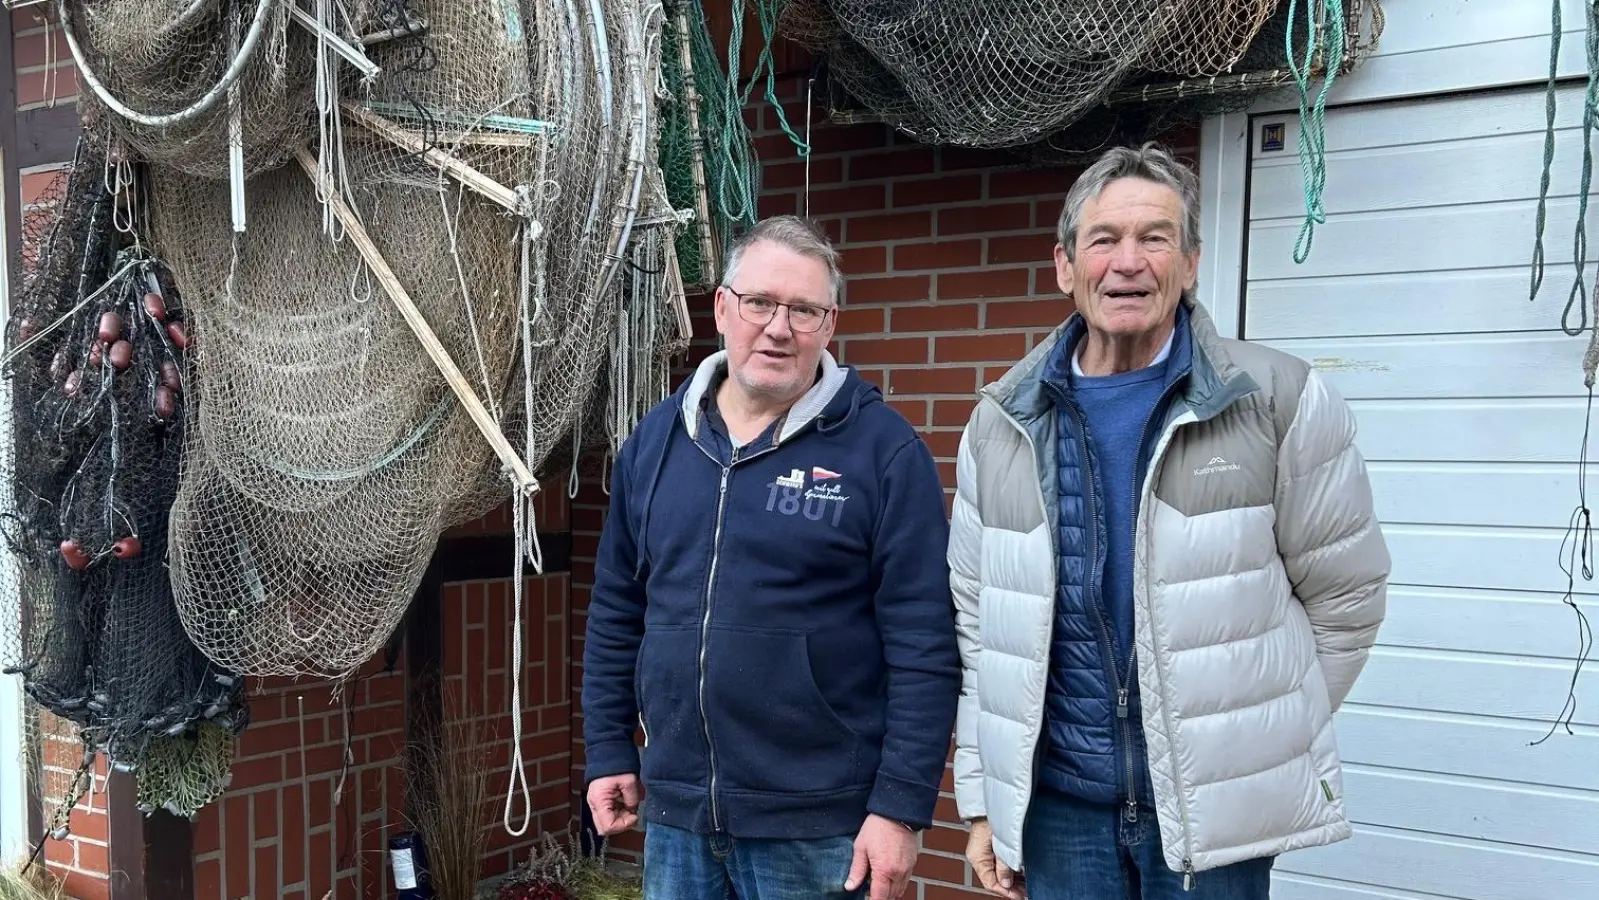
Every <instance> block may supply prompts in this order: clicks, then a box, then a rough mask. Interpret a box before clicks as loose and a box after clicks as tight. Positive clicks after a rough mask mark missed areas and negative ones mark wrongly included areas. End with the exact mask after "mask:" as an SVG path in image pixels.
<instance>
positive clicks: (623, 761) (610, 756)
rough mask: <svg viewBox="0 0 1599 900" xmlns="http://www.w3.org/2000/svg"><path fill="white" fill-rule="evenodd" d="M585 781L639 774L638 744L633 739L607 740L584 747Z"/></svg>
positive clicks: (585, 782)
mask: <svg viewBox="0 0 1599 900" xmlns="http://www.w3.org/2000/svg"><path fill="white" fill-rule="evenodd" d="M584 754H585V762H584V765H583V782H584V784H587V783H589V782H591V781H593V780H594V779H596V778H606V777H609V776H611V775H636V774H638V770H639V765H638V745H637V744H635V743H633V742H632V741H606V742H605V743H603V744H590V745H588V746H587V747H585V748H584Z"/></svg>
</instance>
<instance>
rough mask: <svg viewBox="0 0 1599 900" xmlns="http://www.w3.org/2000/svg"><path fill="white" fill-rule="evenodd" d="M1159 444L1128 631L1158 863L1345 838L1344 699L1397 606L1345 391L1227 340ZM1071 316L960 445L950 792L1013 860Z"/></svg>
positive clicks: (1037, 696) (1189, 862)
mask: <svg viewBox="0 0 1599 900" xmlns="http://www.w3.org/2000/svg"><path fill="white" fill-rule="evenodd" d="M1185 304H1186V305H1187V306H1188V310H1189V317H1188V318H1189V331H1190V333H1191V335H1192V343H1191V345H1190V347H1191V353H1190V354H1188V356H1189V359H1190V360H1191V371H1190V372H1189V375H1188V379H1187V381H1186V383H1185V384H1184V386H1183V388H1182V391H1181V394H1180V396H1178V397H1177V398H1176V399H1175V400H1174V402H1173V403H1172V404H1171V408H1170V410H1169V412H1168V413H1167V414H1166V417H1165V420H1164V427H1163V428H1162V430H1161V432H1160V436H1159V438H1158V441H1157V442H1156V444H1155V449H1154V453H1153V455H1152V458H1151V461H1150V464H1149V470H1148V475H1147V477H1146V479H1145V483H1144V488H1143V494H1142V498H1141V501H1140V503H1139V516H1138V521H1137V526H1136V531H1135V545H1134V554H1135V555H1134V586H1133V602H1134V611H1135V614H1134V619H1135V626H1134V634H1135V641H1136V643H1137V652H1138V675H1139V691H1140V693H1141V695H1142V698H1143V728H1144V736H1145V739H1146V742H1147V745H1148V750H1149V754H1148V755H1149V769H1150V775H1151V782H1152V784H1153V787H1154V794H1155V802H1156V808H1157V812H1158V813H1159V819H1160V834H1161V841H1162V844H1163V846H1164V848H1165V856H1166V862H1167V864H1168V865H1169V866H1171V868H1172V869H1173V870H1175V871H1181V872H1187V873H1190V874H1191V873H1195V872H1202V871H1204V870H1206V869H1211V868H1215V867H1218V866H1223V865H1228V864H1230V863H1235V862H1239V861H1241V860H1245V859H1250V858H1254V857H1260V856H1269V855H1277V854H1281V853H1283V852H1286V851H1289V850H1295V849H1299V848H1304V847H1312V846H1317V845H1321V844H1328V843H1332V842H1334V841H1338V840H1342V839H1344V838H1346V837H1348V836H1349V835H1350V825H1349V820H1348V818H1347V817H1346V815H1345V811H1344V805H1343V793H1342V784H1343V782H1342V775H1341V768H1340V762H1339V756H1338V748H1337V742H1336V740H1335V738H1334V734H1333V726H1332V713H1333V711H1334V710H1336V709H1337V708H1338V706H1339V705H1340V704H1341V703H1342V702H1343V699H1344V697H1345V696H1346V695H1347V694H1348V693H1349V690H1350V687H1351V686H1352V685H1353V684H1354V682H1355V678H1356V676H1357V675H1359V673H1360V671H1361V668H1362V667H1363V666H1364V664H1365V661H1366V657H1367V653H1368V651H1369V649H1370V647H1371V646H1372V644H1373V643H1374V642H1375V640H1376V635H1377V629H1378V626H1379V625H1380V624H1381V622H1382V619H1383V614H1384V610H1385V598H1386V590H1387V578H1388V571H1389V556H1388V550H1387V547H1386V545H1385V543H1384V541H1383V538H1382V533H1381V531H1380V529H1379V527H1378V524H1377V520H1376V517H1375V515H1374V514H1373V511H1372V497H1371V488H1370V484H1369V481H1368V479H1367V475H1366V468H1365V464H1364V462H1363V460H1362V459H1361V456H1360V454H1359V452H1358V451H1357V450H1356V449H1355V445H1354V437H1355V420H1354V416H1353V414H1352V413H1351V411H1350V409H1349V407H1348V405H1347V404H1346V403H1345V402H1344V401H1343V400H1342V399H1341V398H1340V397H1338V396H1337V394H1336V393H1335V392H1334V391H1333V390H1332V389H1331V388H1330V387H1329V386H1328V385H1327V384H1326V383H1325V382H1324V381H1323V380H1322V379H1321V378H1320V377H1319V376H1318V375H1317V373H1316V372H1314V371H1312V370H1311V369H1310V367H1309V366H1308V365H1307V364H1306V363H1305V362H1304V361H1302V360H1299V359H1296V358H1294V357H1292V356H1289V355H1287V354H1284V353H1280V352H1277V351H1275V350H1271V349H1268V348H1265V347H1261V346H1258V345H1254V344H1248V343H1245V342H1242V341H1234V340H1227V339H1223V338H1221V337H1219V336H1218V335H1217V333H1216V330H1215V327H1214V325H1212V323H1211V321H1210V318H1209V316H1208V315H1206V314H1205V312H1204V310H1203V309H1202V308H1199V307H1197V306H1195V305H1193V304H1192V303H1189V302H1187V301H1185ZM1072 325H1073V323H1072V322H1070V321H1068V322H1067V323H1066V324H1064V325H1062V326H1061V328H1059V329H1057V330H1056V332H1055V334H1054V335H1052V336H1051V337H1050V338H1049V339H1048V340H1047V341H1045V342H1043V343H1042V344H1040V345H1039V346H1038V347H1037V348H1036V349H1034V350H1033V352H1032V353H1030V354H1029V355H1028V356H1027V358H1026V359H1024V360H1022V362H1020V363H1019V364H1018V365H1017V366H1016V367H1015V368H1014V369H1012V370H1011V371H1010V372H1009V373H1008V374H1007V375H1006V376H1005V377H1004V378H1002V379H1001V380H1000V381H998V382H996V383H994V384H992V385H989V386H988V387H986V388H985V389H984V390H983V391H982V393H981V396H980V399H979V402H978V404H977V408H976V409H975V410H974V412H973V413H972V417H971V421H970V423H969V424H968V425H967V427H966V431H965V433H964V435H963V436H962V439H961V445H960V451H959V459H958V467H957V473H956V479H957V491H956V496H955V504H954V513H953V519H952V522H951V535H950V548H949V562H950V566H951V580H952V586H953V589H954V595H955V602H956V606H957V617H958V624H959V628H960V641H961V653H962V657H963V663H964V666H965V670H966V672H965V675H966V677H965V682H964V685H963V688H962V693H961V705H960V714H959V718H958V720H957V726H956V753H955V797H956V802H957V805H958V806H959V809H960V813H961V815H962V816H963V817H966V818H968V819H971V818H976V817H979V816H987V818H988V820H989V823H990V825H991V827H992V828H993V831H994V849H995V852H996V853H997V855H998V856H999V858H1000V859H1001V860H1003V861H1004V862H1005V863H1006V864H1007V865H1009V866H1011V867H1012V868H1016V869H1021V868H1022V867H1023V866H1024V864H1025V862H1026V861H1025V860H1024V859H1023V858H1022V852H1021V848H1022V826H1023V822H1024V821H1025V820H1026V815H1027V809H1028V802H1029V799H1030V797H1031V794H1032V790H1033V784H1034V774H1035V771H1036V769H1035V767H1036V764H1037V763H1038V757H1039V753H1040V750H1041V747H1040V740H1041V731H1042V725H1043V716H1044V689H1045V688H1044V686H1045V683H1046V677H1047V673H1048V667H1049V648H1050V635H1051V629H1052V627H1053V621H1054V615H1053V611H1054V605H1055V593H1056V584H1055V582H1056V548H1055V535H1056V534H1057V531H1056V528H1055V525H1054V522H1055V518H1056V516H1057V511H1056V510H1055V509H1054V507H1055V505H1056V504H1054V503H1052V502H1051V501H1050V499H1049V498H1053V497H1054V496H1055V494H1054V483H1055V481H1054V473H1053V456H1054V452H1053V449H1052V442H1053V440H1054V434H1055V431H1054V427H1055V426H1054V415H1055V413H1054V410H1053V405H1052V403H1051V402H1050V400H1049V399H1048V398H1047V397H1046V395H1045V393H1044V391H1043V387H1042V384H1041V376H1042V373H1043V371H1044V369H1045V364H1046V361H1047V360H1048V359H1049V356H1050V354H1051V353H1053V352H1054V348H1055V345H1056V343H1057V342H1058V341H1059V340H1061V338H1062V335H1063V334H1064V333H1065V332H1066V330H1067V329H1068V328H1069V327H1071V326H1072Z"/></svg>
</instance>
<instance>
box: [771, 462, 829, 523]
mask: <svg viewBox="0 0 1599 900" xmlns="http://www.w3.org/2000/svg"><path fill="white" fill-rule="evenodd" d="M843 477H844V475H843V473H841V472H835V471H833V470H832V469H826V468H823V467H821V466H812V467H811V471H810V489H809V490H807V489H806V487H805V484H806V474H805V470H804V469H791V470H790V471H789V473H788V474H787V475H779V476H778V477H777V478H775V479H773V480H772V481H771V482H770V483H769V484H767V486H766V487H767V494H766V511H767V512H777V513H781V514H783V515H785V516H795V515H803V516H804V517H805V518H807V519H810V520H811V521H812V522H822V521H826V522H827V523H828V524H830V525H832V526H833V527H835V528H836V527H838V523H839V520H840V519H841V518H842V517H843V515H844V501H846V500H848V499H849V495H848V494H846V493H844V484H843V482H842V481H840V480H839V479H841V478H843Z"/></svg>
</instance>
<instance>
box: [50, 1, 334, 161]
mask: <svg viewBox="0 0 1599 900" xmlns="http://www.w3.org/2000/svg"><path fill="white" fill-rule="evenodd" d="M49 2H51V4H52V5H53V6H54V7H55V8H56V10H57V12H58V15H59V18H60V21H61V25H62V33H63V36H64V37H65V39H66V40H67V41H68V42H70V44H71V47H72V50H73V54H74V57H75V58H76V61H77V63H78V74H79V78H80V79H81V80H83V81H84V82H85V83H87V84H89V85H91V86H92V87H93V88H94V89H93V90H90V91H86V92H85V96H84V97H82V98H81V102H83V103H84V105H85V107H86V108H87V109H89V110H91V111H92V112H94V114H95V115H96V116H99V115H102V114H104V113H106V112H111V113H112V115H111V116H110V119H111V121H113V122H114V128H115V130H116V132H117V134H118V135H119V136H120V137H121V138H122V139H123V140H124V141H126V142H127V143H128V144H129V145H130V146H131V147H132V148H134V149H135V150H137V151H138V153H139V154H140V155H141V156H142V157H143V158H144V159H146V160H148V161H150V162H153V163H157V164H160V165H163V166H170V167H173V168H176V169H180V170H182V171H187V172H191V173H194V174H197V175H204V176H208V177H213V178H225V177H227V175H228V171H229V163H230V154H229V144H230V138H231V136H232V135H233V132H234V128H233V126H234V124H235V121H237V124H238V125H239V129H238V130H239V135H240V138H241V140H240V143H241V148H242V155H243V167H244V171H245V172H246V173H247V174H254V173H256V172H259V171H262V170H265V169H270V168H273V167H275V166H278V165H280V164H282V163H283V162H284V161H285V159H286V158H287V157H288V154H290V153H291V152H292V151H293V148H295V147H297V146H299V145H300V144H302V143H303V142H304V141H305V140H307V139H308V138H309V137H311V136H312V135H313V134H314V133H315V127H316V116H315V115H314V112H315V108H316V107H315V105H314V102H313V95H314V92H315V89H316V72H315V69H314V66H313V65H312V63H313V61H314V60H315V54H314V52H312V51H311V47H312V39H311V37H310V35H309V33H308V32H306V31H304V30H303V29H299V28H293V29H291V28H289V27H288V22H289V17H290V10H291V9H292V8H293V7H294V5H295V2H294V0H245V2H237V0H138V2H136V3H129V2H115V0H111V2H107V0H49ZM246 8H247V9H248V11H247V12H244V10H245V9H246ZM241 12H242V13H243V14H242V15H241V14H240V13H241ZM308 110H309V111H310V113H311V114H308ZM235 113H237V115H235Z"/></svg>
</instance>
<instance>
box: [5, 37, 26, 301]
mask: <svg viewBox="0 0 1599 900" xmlns="http://www.w3.org/2000/svg"><path fill="white" fill-rule="evenodd" d="M15 46H16V40H15V35H14V34H13V33H12V29H11V13H9V12H5V11H0V50H3V51H4V52H5V60H6V61H5V62H4V63H0V179H4V180H3V181H0V215H3V216H4V217H5V218H4V221H3V222H0V252H4V253H5V255H6V256H5V261H6V264H5V265H4V266H0V272H4V273H5V276H6V277H5V279H4V280H5V283H4V284H0V291H3V292H4V294H5V295H6V296H7V297H11V296H14V295H15V294H16V289H17V287H18V286H20V285H21V284H22V274H21V272H19V271H18V270H19V269H20V268H21V267H22V258H21V257H22V179H21V177H20V176H19V175H18V170H20V169H21V168H22V165H21V157H20V155H19V152H18V149H17V69H16V65H15V64H14V63H13V62H12V58H13V57H12V50H13V48H14V47H15Z"/></svg>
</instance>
